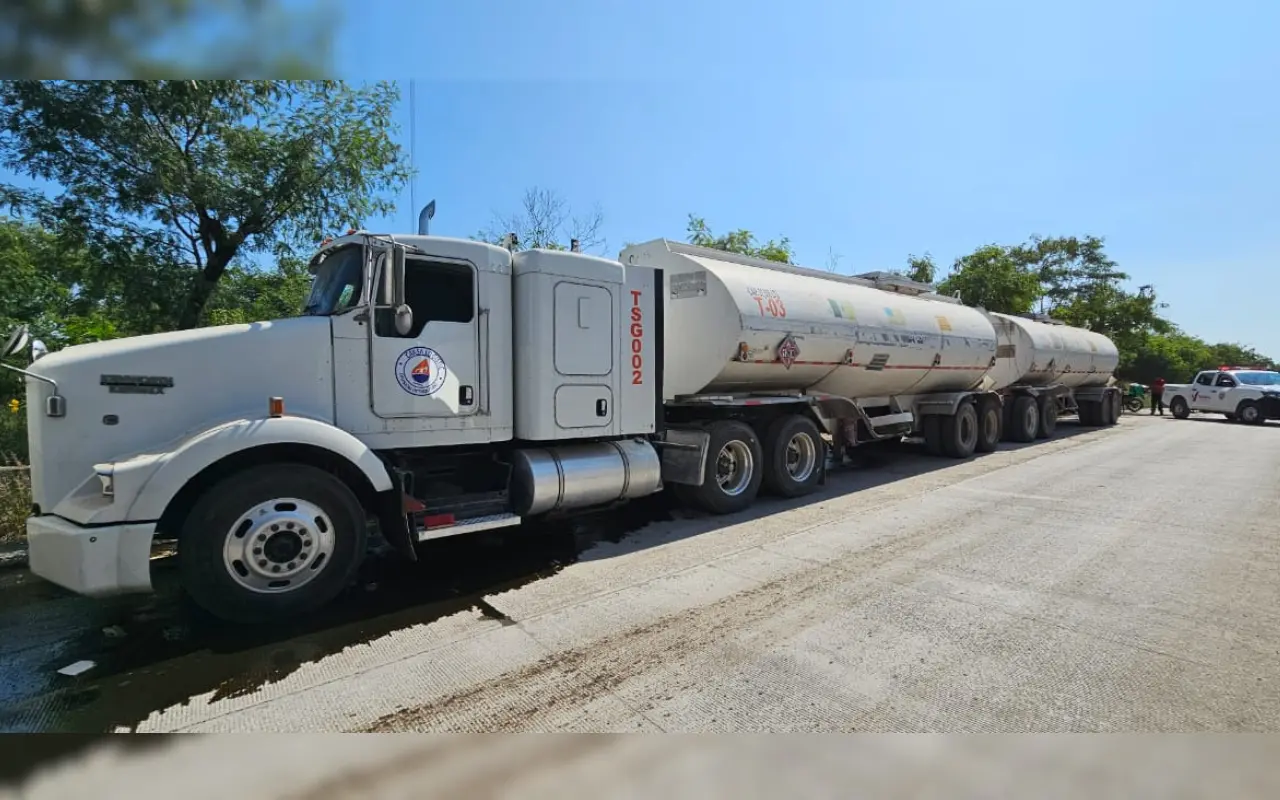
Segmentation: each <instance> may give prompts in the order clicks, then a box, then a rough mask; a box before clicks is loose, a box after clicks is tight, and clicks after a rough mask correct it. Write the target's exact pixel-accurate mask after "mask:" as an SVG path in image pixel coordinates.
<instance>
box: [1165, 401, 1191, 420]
mask: <svg viewBox="0 0 1280 800" xmlns="http://www.w3.org/2000/svg"><path fill="white" fill-rule="evenodd" d="M1169 413H1170V414H1173V416H1175V417H1177V418H1178V419H1186V418H1187V417H1189V416H1191V406H1189V405H1187V401H1186V398H1183V397H1175V398H1173V402H1172V403H1170V404H1169Z"/></svg>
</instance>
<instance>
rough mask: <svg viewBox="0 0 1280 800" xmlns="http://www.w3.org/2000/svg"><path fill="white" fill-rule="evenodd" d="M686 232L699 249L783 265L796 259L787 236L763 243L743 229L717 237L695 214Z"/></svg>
mask: <svg viewBox="0 0 1280 800" xmlns="http://www.w3.org/2000/svg"><path fill="white" fill-rule="evenodd" d="M685 230H686V234H687V237H688V241H689V244H693V245H697V246H698V247H709V248H712V249H714V250H724V251H727V252H730V253H738V254H740V255H744V256H752V257H754V258H763V259H765V260H766V261H777V262H779V263H782V264H790V263H792V261H793V259H794V258H795V251H794V250H793V249H792V247H791V240H790V239H788V238H787V237H785V236H783V237H782V238H780V239H777V240H774V239H770V240H769V241H767V242H764V243H761V242H760V241H759V240H757V239H756V237H755V234H753V233H752V232H751V231H748V230H744V229H741V228H739V229H738V230H734V231H730V232H729V233H726V234H724V235H722V236H716V235H715V234H714V233H713V232H712V231H711V228H710V227H709V226H708V225H707V221H706V220H705V219H703V218H702V217H699V216H697V215H694V214H690V215H689V224H688V226H687V228H686V229H685ZM837 261H838V259H837ZM833 271H834V270H833Z"/></svg>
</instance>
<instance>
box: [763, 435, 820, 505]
mask: <svg viewBox="0 0 1280 800" xmlns="http://www.w3.org/2000/svg"><path fill="white" fill-rule="evenodd" d="M793 440H795V444H796V451H795V452H794V453H793V452H791V444H792V441H793ZM806 442H807V444H806ZM792 456H795V457H796V458H797V459H798V463H797V469H800V468H801V467H802V466H807V467H808V472H807V473H803V472H802V477H801V478H799V479H797V477H796V476H795V475H794V474H792V470H791V469H790V468H789V467H788V464H789V462H790V460H791V458H792ZM825 457H826V453H825V451H824V449H823V444H822V437H821V436H820V435H819V434H818V426H817V425H814V424H813V421H812V420H810V419H809V418H808V417H802V416H800V415H799V414H793V415H790V416H786V417H782V418H781V419H778V420H776V421H775V422H774V423H773V424H772V425H770V426H769V430H768V432H767V433H766V434H765V437H764V461H763V467H764V469H763V470H762V472H763V475H762V480H761V487H762V488H763V489H764V490H765V491H768V492H770V493H771V494H775V495H779V496H781V497H801V496H803V495H806V494H809V493H810V492H812V491H813V490H814V489H816V488H818V481H820V480H822V460H823V458H825ZM810 460H812V463H807V462H809V461H810Z"/></svg>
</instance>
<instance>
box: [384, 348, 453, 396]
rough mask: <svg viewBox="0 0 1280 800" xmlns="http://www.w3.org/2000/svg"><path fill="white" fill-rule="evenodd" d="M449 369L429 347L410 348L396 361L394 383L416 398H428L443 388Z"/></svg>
mask: <svg viewBox="0 0 1280 800" xmlns="http://www.w3.org/2000/svg"><path fill="white" fill-rule="evenodd" d="M448 374H449V368H448V367H446V366H445V363H444V359H443V358H441V357H440V354H439V353H437V352H436V351H435V350H432V349H431V348H430V347H410V348H409V349H408V350H405V351H404V352H403V353H401V354H400V357H399V358H397V359H396V382H397V383H399V384H400V388H401V389H404V390H405V391H406V392H408V393H409V394H411V395H414V396H416V397H429V396H431V395H433V394H435V393H436V392H438V391H440V387H442V386H444V379H445V376H447V375H448Z"/></svg>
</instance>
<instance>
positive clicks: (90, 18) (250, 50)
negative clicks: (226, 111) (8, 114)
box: [0, 0, 340, 78]
mask: <svg viewBox="0 0 1280 800" xmlns="http://www.w3.org/2000/svg"><path fill="white" fill-rule="evenodd" d="M339 8H340V7H339V6H338V5H337V4H336V3H334V2H332V0H323V1H322V2H320V3H316V2H314V1H313V2H311V3H309V4H308V8H307V9H306V11H298V10H291V9H289V8H288V7H287V5H286V4H285V3H284V2H282V1H281V0H96V1H95V2H66V0H10V2H7V3H4V4H3V5H2V6H0V30H4V31H5V32H6V33H5V34H2V35H0V42H2V43H3V46H0V74H4V75H11V76H14V77H19V78H49V77H54V76H58V77H63V76H68V75H71V76H78V77H85V78H97V77H102V76H104V75H108V74H110V75H122V74H127V75H138V76H155V77H158V76H159V75H161V74H168V75H186V76H188V77H192V78H206V77H220V78H230V77H235V76H244V75H254V76H264V75H271V76H273V77H285V78H320V77H325V76H326V74H327V73H328V72H329V66H330V56H331V42H332V38H333V31H334V30H336V29H338V26H337V25H335V21H334V15H335V13H336V12H337V11H338V10H339Z"/></svg>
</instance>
